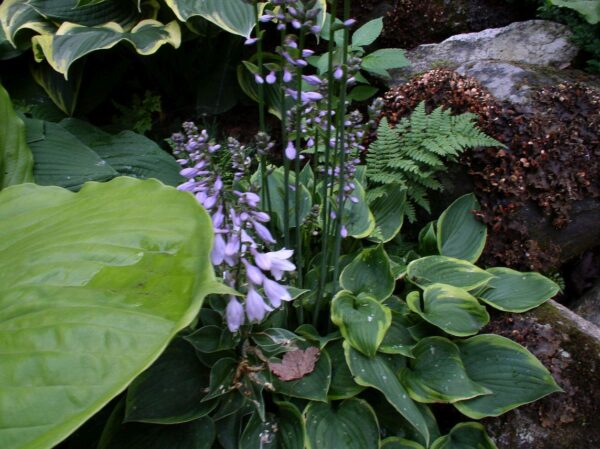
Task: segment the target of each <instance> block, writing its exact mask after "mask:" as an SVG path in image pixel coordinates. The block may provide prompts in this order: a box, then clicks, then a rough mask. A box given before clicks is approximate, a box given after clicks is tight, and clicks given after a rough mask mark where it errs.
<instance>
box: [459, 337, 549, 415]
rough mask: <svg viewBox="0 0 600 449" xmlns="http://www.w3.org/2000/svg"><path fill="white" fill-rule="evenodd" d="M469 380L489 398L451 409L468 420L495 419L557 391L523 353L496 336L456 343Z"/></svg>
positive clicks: (543, 371) (536, 363)
mask: <svg viewBox="0 0 600 449" xmlns="http://www.w3.org/2000/svg"><path fill="white" fill-rule="evenodd" d="M456 344H457V345H458V348H459V349H460V353H461V358H462V360H463V364H464V365H465V368H466V370H467V374H468V375H469V377H470V378H471V379H472V380H473V381H474V382H476V383H478V384H479V385H482V386H484V387H485V388H487V389H489V390H491V391H492V394H490V395H486V396H479V397H476V398H474V399H469V400H467V401H463V402H457V403H455V404H454V406H455V407H456V408H457V409H458V410H459V411H460V412H461V413H463V414H465V415H467V416H468V417H469V418H473V419H481V418H485V417H486V416H498V415H501V414H502V413H505V412H507V411H509V410H512V409H513V408H516V407H518V406H520V405H523V404H528V403H530V402H533V401H537V400H538V399H540V398H542V397H544V396H547V395H549V394H550V393H555V392H557V391H561V389H560V387H559V386H558V385H557V384H556V382H555V381H554V379H552V376H551V375H550V373H549V372H548V370H547V369H546V368H544V366H543V365H542V364H541V363H540V361H539V360H538V359H536V358H535V357H534V356H533V355H532V354H531V353H530V352H529V351H527V349H525V348H524V347H522V346H521V345H519V344H517V343H515V342H514V341H512V340H509V339H508V338H504V337H500V336H499V335H478V336H475V337H471V338H469V339H468V340H464V341H459V342H457V343H456Z"/></svg>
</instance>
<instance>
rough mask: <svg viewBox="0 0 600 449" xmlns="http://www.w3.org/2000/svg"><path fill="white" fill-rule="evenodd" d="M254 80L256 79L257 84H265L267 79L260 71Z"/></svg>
mask: <svg viewBox="0 0 600 449" xmlns="http://www.w3.org/2000/svg"><path fill="white" fill-rule="evenodd" d="M254 81H256V83H257V84H264V82H265V80H264V79H263V77H262V76H260V75H259V74H258V73H256V74H255V75H254Z"/></svg>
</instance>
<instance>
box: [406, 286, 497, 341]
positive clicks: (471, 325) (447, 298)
mask: <svg viewBox="0 0 600 449" xmlns="http://www.w3.org/2000/svg"><path fill="white" fill-rule="evenodd" d="M414 293H417V292H413V294H409V295H408V296H407V298H406V303H407V304H408V307H409V308H410V310H412V311H413V312H415V313H417V314H419V315H420V316H421V318H423V319H424V320H425V321H427V322H429V323H431V324H433V325H434V326H437V327H439V328H440V329H442V330H443V331H444V332H447V333H449V334H450V335H456V336H457V337H467V336H469V335H475V334H476V333H477V332H479V330H480V329H481V328H482V327H483V326H485V325H486V324H487V323H488V322H489V321H490V315H489V314H488V312H487V310H486V308H485V307H484V306H482V305H481V304H479V301H477V299H475V298H474V297H473V296H471V295H470V294H469V293H468V292H466V291H464V290H463V289H460V288H457V287H453V286H451V285H445V284H431V285H429V286H428V287H426V288H425V290H424V292H423V302H422V303H421V300H420V298H419V295H418V293H417V294H414Z"/></svg>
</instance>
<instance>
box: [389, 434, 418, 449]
mask: <svg viewBox="0 0 600 449" xmlns="http://www.w3.org/2000/svg"><path fill="white" fill-rule="evenodd" d="M381 449H425V448H424V447H423V446H422V445H421V444H419V443H417V442H416V441H410V440H405V439H404V438H400V437H389V438H386V439H385V440H383V441H382V442H381Z"/></svg>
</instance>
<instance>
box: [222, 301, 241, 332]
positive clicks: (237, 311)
mask: <svg viewBox="0 0 600 449" xmlns="http://www.w3.org/2000/svg"><path fill="white" fill-rule="evenodd" d="M225 317H226V319H227V328H228V329H229V332H237V331H238V330H239V328H240V327H241V325H242V324H244V308H243V307H242V305H241V304H240V303H239V302H238V300H237V299H236V298H235V297H233V296H230V297H229V303H228V304H227V308H226V310H225Z"/></svg>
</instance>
